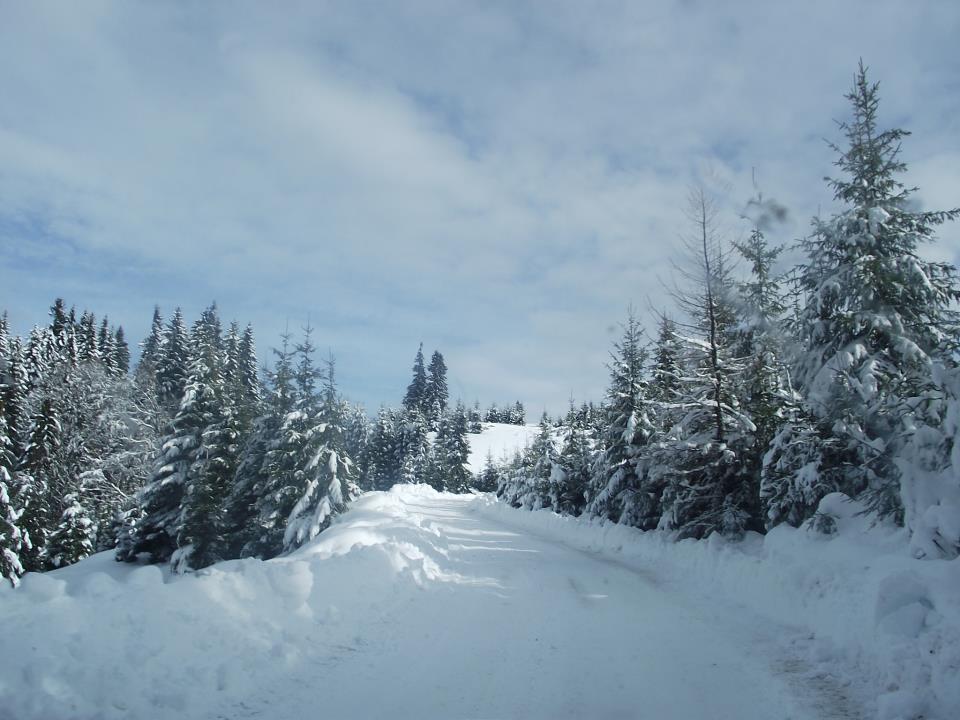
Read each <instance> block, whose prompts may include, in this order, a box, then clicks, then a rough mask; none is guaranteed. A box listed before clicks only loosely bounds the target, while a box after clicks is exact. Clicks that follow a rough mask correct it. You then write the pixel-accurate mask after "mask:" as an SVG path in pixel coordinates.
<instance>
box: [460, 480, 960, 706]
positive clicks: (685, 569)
mask: <svg viewBox="0 0 960 720" xmlns="http://www.w3.org/2000/svg"><path fill="white" fill-rule="evenodd" d="M862 511H863V507H862V506H861V505H860V504H858V503H856V502H853V501H850V500H849V499H848V498H846V496H844V495H842V494H840V493H833V494H830V495H828V496H826V497H825V498H824V499H823V501H822V502H821V504H820V506H819V512H820V513H821V514H823V515H829V516H830V517H831V518H832V519H833V521H834V526H835V534H834V535H830V536H823V535H821V534H819V533H812V532H810V531H808V530H805V529H795V528H792V527H789V526H787V525H780V526H778V527H777V528H775V529H774V530H772V531H771V532H770V533H769V534H768V535H766V536H760V535H757V534H750V535H748V537H747V539H746V540H744V541H743V542H738V543H732V542H726V541H724V540H723V539H722V538H721V537H720V536H718V535H713V536H711V538H710V539H709V540H708V541H695V540H683V541H680V542H673V541H671V540H669V539H667V538H666V537H665V536H664V535H663V534H660V533H654V532H651V533H643V532H640V531H637V530H634V529H632V528H627V527H623V526H620V525H613V524H610V523H604V522H600V521H587V520H582V519H576V518H571V517H562V516H559V515H556V514H554V513H551V512H548V511H539V512H528V513H521V512H518V511H516V510H513V509H512V508H509V507H506V506H505V505H504V504H502V503H498V502H495V501H493V500H492V499H490V498H485V499H483V500H482V501H480V502H479V504H478V505H477V506H476V507H475V512H477V513H478V514H479V515H481V516H482V517H489V518H491V519H495V520H497V521H499V522H503V523H508V524H509V525H510V526H512V527H515V528H517V529H523V530H524V531H526V532H534V533H537V534H538V535H540V536H542V537H546V538H550V539H553V540H556V541H559V542H563V543H564V544H567V545H569V546H571V547H575V548H579V549H581V550H584V551H586V552H591V553H598V554H601V555H605V556H612V557H615V558H617V559H618V561H621V562H624V563H628V564H630V565H631V566H633V567H636V568H647V569H651V570H653V571H654V572H655V573H656V575H657V576H658V577H659V579H660V582H662V583H665V584H668V585H670V586H671V587H672V588H673V589H674V590H675V591H677V592H679V593H680V594H681V595H683V596H684V597H685V598H688V599H690V600H694V599H695V598H696V596H698V595H699V596H700V597H701V599H702V600H703V601H704V602H713V603H717V604H718V605H719V606H720V607H726V608H728V609H729V608H731V607H732V608H734V610H733V612H734V613H735V614H737V615H739V616H740V617H741V618H749V619H750V620H749V622H750V623H751V624H753V626H754V629H757V628H760V637H759V639H758V638H755V639H758V641H759V642H760V643H761V644H763V639H762V636H763V635H765V634H767V633H771V632H773V633H777V634H780V635H781V652H783V653H784V655H783V659H782V665H783V666H784V667H788V668H791V669H792V670H793V671H796V670H798V669H802V672H800V673H799V675H800V677H799V678H797V679H798V681H801V682H802V683H803V684H805V685H807V686H808V687H809V686H814V687H815V686H817V684H820V685H821V689H822V690H824V691H825V694H826V697H827V699H828V700H829V698H830V697H833V700H832V701H831V702H832V706H831V709H830V712H827V710H828V708H824V709H823V711H824V715H823V717H876V718H878V720H913V719H914V718H924V720H952V719H953V718H956V717H960V682H958V680H957V678H958V677H960V675H958V673H960V561H957V560H952V561H950V560H931V561H922V562H921V561H917V560H915V559H913V558H912V557H911V556H910V552H909V548H908V542H907V538H906V531H905V530H903V529H897V528H892V527H888V528H885V527H876V526H873V525H872V524H871V520H870V519H868V518H867V517H866V516H864V515H863V514H862ZM724 620H725V621H728V622H729V618H724ZM748 628H749V626H747V628H745V629H747V632H749V629H748ZM825 683H826V685H825ZM857 706H859V707H860V708H861V710H860V711H855V708H856V707H857ZM841 707H842V708H846V709H845V710H844V711H843V712H840V708H841Z"/></svg>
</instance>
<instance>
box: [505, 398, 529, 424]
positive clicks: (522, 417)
mask: <svg viewBox="0 0 960 720" xmlns="http://www.w3.org/2000/svg"><path fill="white" fill-rule="evenodd" d="M506 422H509V423H510V424H511V425H525V424H526V422H527V411H526V410H525V409H524V407H523V403H522V402H520V401H519V400H517V401H516V402H515V403H514V404H513V407H512V408H510V412H509V415H508V418H507V420H506Z"/></svg>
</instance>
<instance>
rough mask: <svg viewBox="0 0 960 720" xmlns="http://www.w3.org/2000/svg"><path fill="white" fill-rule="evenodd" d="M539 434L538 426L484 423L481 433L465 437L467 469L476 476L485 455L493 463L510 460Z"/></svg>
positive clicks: (483, 463) (482, 464) (485, 458)
mask: <svg viewBox="0 0 960 720" xmlns="http://www.w3.org/2000/svg"><path fill="white" fill-rule="evenodd" d="M538 432H540V426H539V425H506V424H503V423H484V424H483V432H482V433H480V434H478V435H475V434H473V433H470V434H468V435H467V441H468V442H469V443H470V459H469V460H468V461H467V467H468V468H469V469H470V472H472V473H474V474H476V473H478V472H480V471H481V470H482V469H483V466H484V465H485V464H486V462H487V455H488V454H490V455H492V456H493V459H494V461H495V462H500V461H502V460H504V459H507V460H509V459H511V458H512V457H513V453H514V452H515V451H517V450H523V449H524V448H525V447H527V445H529V444H530V443H532V442H533V439H534V438H535V437H536V436H537V433H538Z"/></svg>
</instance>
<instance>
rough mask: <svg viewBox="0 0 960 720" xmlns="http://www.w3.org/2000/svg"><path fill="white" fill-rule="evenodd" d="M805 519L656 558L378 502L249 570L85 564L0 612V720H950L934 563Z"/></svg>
mask: <svg viewBox="0 0 960 720" xmlns="http://www.w3.org/2000/svg"><path fill="white" fill-rule="evenodd" d="M822 509H823V510H824V512H830V513H832V514H833V515H835V520H836V526H837V533H836V534H835V535H833V536H831V537H830V538H827V539H823V537H822V536H815V535H811V534H809V533H807V532H805V531H797V530H792V529H789V528H784V529H782V530H780V529H778V530H777V531H774V532H773V533H771V534H770V535H769V536H767V538H766V539H763V538H760V537H759V536H752V537H749V538H748V539H747V541H745V542H743V543H737V544H728V543H724V542H721V541H709V542H694V541H683V542H679V543H670V542H667V541H665V540H664V539H663V537H662V535H658V534H656V533H640V532H637V531H635V530H631V529H628V528H625V527H622V526H616V525H610V524H599V523H591V522H587V521H581V520H577V519H573V518H568V517H560V516H557V515H554V514H553V513H550V512H546V511H539V512H526V511H520V510H515V509H512V508H509V507H506V506H504V505H503V504H502V503H499V502H497V501H496V499H495V498H493V497H492V496H489V495H451V494H443V493H437V492H435V491H433V490H432V489H430V488H428V487H426V486H423V485H403V486H396V487H394V488H393V489H392V490H391V491H390V492H372V493H367V494H366V495H364V496H362V497H361V498H360V499H359V500H358V501H356V502H355V503H354V504H353V506H352V509H351V510H350V511H349V512H347V513H345V514H344V515H341V516H339V517H338V518H337V519H336V520H335V521H334V524H333V525H332V526H331V527H330V528H329V529H328V530H326V531H324V532H323V533H322V534H321V535H320V536H318V537H317V538H315V539H314V540H313V541H311V542H309V543H308V544H306V545H305V546H304V547H303V548H301V549H300V550H298V551H296V552H295V553H293V554H291V555H289V556H286V557H283V558H277V559H274V560H271V561H267V562H262V561H258V560H235V561H229V562H225V563H220V564H218V565H215V566H213V567H212V568H208V569H207V570H204V571H201V572H198V573H194V574H190V575H186V576H177V575H171V574H170V573H169V572H168V571H167V570H166V569H165V568H161V567H157V566H137V565H126V564H119V563H116V562H114V561H113V560H112V558H111V557H110V555H109V554H108V553H101V554H99V555H95V556H93V557H91V558H89V559H87V560H85V561H82V562H80V563H78V564H77V565H74V566H71V567H68V568H64V569H63V570H57V571H55V572H51V573H47V574H45V575H36V574H29V575H27V576H26V577H25V578H24V580H23V583H22V585H21V587H20V588H18V589H17V590H13V589H9V588H8V589H5V590H2V591H0V612H2V615H3V617H4V620H5V622H4V641H3V652H2V653H0V717H11V718H17V720H33V719H37V720H39V719H41V718H42V719H43V720H59V719H61V718H64V719H66V718H71V719H76V720H84V719H86V718H91V719H92V718H104V719H109V718H131V719H136V718H149V719H150V720H153V719H157V720H163V719H164V718H178V719H179V718H211V719H212V718H232V719H239V718H248V717H269V718H277V719H279V720H283V719H285V718H301V717H337V718H350V717H357V718H361V717H362V718H381V717H383V718H387V717H389V718H392V719H396V718H433V717H437V718H440V717H524V718H574V717H576V718H580V717H638V716H642V717H650V718H695V717H707V716H709V717H711V718H718V719H720V718H730V719H734V718H735V719H736V720H750V719H752V718H757V719H761V718H762V719H764V720H766V719H767V718H771V717H777V718H792V720H806V719H812V718H861V717H863V718H867V717H871V716H874V715H876V716H878V717H880V718H882V720H892V718H896V717H914V716H918V713H923V717H924V718H926V719H927V720H933V719H935V718H939V719H940V720H948V719H949V718H953V717H956V713H951V712H950V711H951V709H952V710H956V709H957V708H958V707H960V687H957V685H958V684H957V683H956V668H957V666H958V663H960V637H958V635H957V629H958V627H960V623H958V619H960V607H958V604H960V577H958V574H957V568H960V565H958V564H957V563H950V562H946V561H939V562H919V561H917V560H913V559H911V558H909V557H908V556H906V555H905V554H904V552H905V551H904V550H903V548H904V542H903V538H902V537H900V536H899V535H898V533H897V532H894V531H888V530H884V529H877V528H874V529H869V528H866V527H864V521H863V520H862V518H860V517H858V516H857V515H856V513H855V511H856V507H854V506H851V505H850V504H849V503H844V502H843V501H842V498H840V497H837V496H833V497H831V498H830V500H829V501H828V502H827V504H826V505H825V506H824V507H823V508H822ZM901 532H902V531H901ZM877 547H880V548H881V549H880V550H879V551H878V550H877V549H876V548H877ZM878 696H879V698H878ZM5 713H6V714H5Z"/></svg>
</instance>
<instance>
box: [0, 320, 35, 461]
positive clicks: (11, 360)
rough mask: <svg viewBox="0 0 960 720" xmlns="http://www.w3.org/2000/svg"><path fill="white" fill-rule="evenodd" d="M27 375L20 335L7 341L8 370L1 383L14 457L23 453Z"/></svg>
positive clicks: (1, 401)
mask: <svg viewBox="0 0 960 720" xmlns="http://www.w3.org/2000/svg"><path fill="white" fill-rule="evenodd" d="M26 396H27V377H26V372H25V368H24V361H23V347H22V345H21V341H20V338H19V337H16V336H14V337H13V338H10V339H9V340H8V341H7V355H6V370H5V372H4V374H3V384H2V385H0V405H2V411H3V415H4V417H5V420H6V428H7V430H6V432H7V437H8V438H9V442H10V448H9V451H10V453H11V454H12V456H13V457H14V459H16V458H19V457H20V456H21V455H22V454H23V448H24V434H25V432H26V429H27V427H26V426H27V422H28V420H27V408H26Z"/></svg>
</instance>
